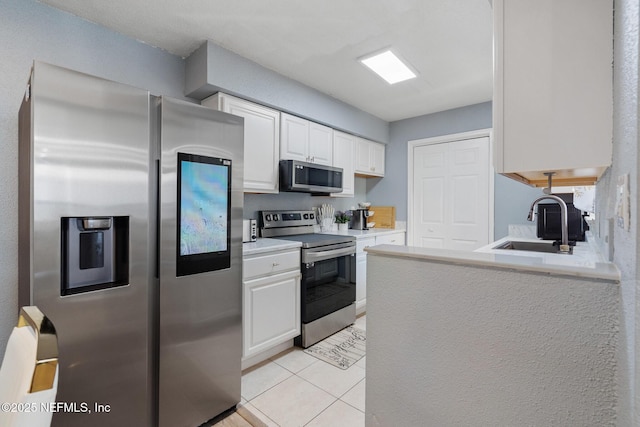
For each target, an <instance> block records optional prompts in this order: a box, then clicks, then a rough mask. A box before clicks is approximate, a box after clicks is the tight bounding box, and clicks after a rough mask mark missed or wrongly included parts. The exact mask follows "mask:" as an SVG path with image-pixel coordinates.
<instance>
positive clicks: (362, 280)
mask: <svg viewBox="0 0 640 427" xmlns="http://www.w3.org/2000/svg"><path fill="white" fill-rule="evenodd" d="M405 235H406V233H405V232H404V231H398V232H397V233H391V234H382V235H379V236H371V237H361V238H359V239H358V240H356V313H357V314H360V313H363V312H364V311H365V310H366V308H367V253H366V252H364V250H365V249H366V248H368V247H369V246H376V245H404V244H405V243H404V242H405Z"/></svg>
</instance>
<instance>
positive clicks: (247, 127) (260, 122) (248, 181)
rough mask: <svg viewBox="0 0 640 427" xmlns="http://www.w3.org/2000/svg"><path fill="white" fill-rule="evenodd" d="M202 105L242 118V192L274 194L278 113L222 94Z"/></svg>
mask: <svg viewBox="0 0 640 427" xmlns="http://www.w3.org/2000/svg"><path fill="white" fill-rule="evenodd" d="M202 105H204V106H207V107H210V108H214V109H216V110H220V111H224V112H225V113H229V114H233V115H236V116H240V117H244V191H245V192H248V193H277V192H278V162H279V160H280V112H279V111H276V110H272V109H270V108H266V107H263V106H262V105H258V104H254V103H253V102H249V101H245V100H244V99H240V98H236V97H235V96H230V95H227V94H223V93H217V94H215V95H213V96H210V97H209V98H207V99H204V100H203V101H202Z"/></svg>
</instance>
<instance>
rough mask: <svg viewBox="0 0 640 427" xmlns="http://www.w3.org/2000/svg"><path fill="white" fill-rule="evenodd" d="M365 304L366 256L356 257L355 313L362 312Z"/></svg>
mask: <svg viewBox="0 0 640 427" xmlns="http://www.w3.org/2000/svg"><path fill="white" fill-rule="evenodd" d="M366 304H367V254H366V253H361V254H358V255H356V311H358V312H359V313H360V312H362V311H364V308H365V307H366Z"/></svg>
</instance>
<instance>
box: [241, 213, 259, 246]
mask: <svg viewBox="0 0 640 427" xmlns="http://www.w3.org/2000/svg"><path fill="white" fill-rule="evenodd" d="M257 239H258V222H257V221H256V220H255V219H244V220H242V243H247V242H255V241H256V240H257Z"/></svg>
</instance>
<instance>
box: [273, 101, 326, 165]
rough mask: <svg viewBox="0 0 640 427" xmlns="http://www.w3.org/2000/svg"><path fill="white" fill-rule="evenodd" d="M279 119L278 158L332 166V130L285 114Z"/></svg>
mask: <svg viewBox="0 0 640 427" xmlns="http://www.w3.org/2000/svg"><path fill="white" fill-rule="evenodd" d="M280 119H281V120H280V126H281V131H280V158H282V159H291V160H300V161H303V162H310V163H318V164H321V165H328V166H331V165H332V164H333V129H331V128H330V127H328V126H323V125H321V124H318V123H314V122H311V121H309V120H306V119H303V118H300V117H296V116H292V115H291V114H287V113H281V115H280Z"/></svg>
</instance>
